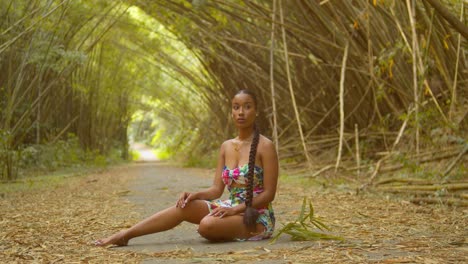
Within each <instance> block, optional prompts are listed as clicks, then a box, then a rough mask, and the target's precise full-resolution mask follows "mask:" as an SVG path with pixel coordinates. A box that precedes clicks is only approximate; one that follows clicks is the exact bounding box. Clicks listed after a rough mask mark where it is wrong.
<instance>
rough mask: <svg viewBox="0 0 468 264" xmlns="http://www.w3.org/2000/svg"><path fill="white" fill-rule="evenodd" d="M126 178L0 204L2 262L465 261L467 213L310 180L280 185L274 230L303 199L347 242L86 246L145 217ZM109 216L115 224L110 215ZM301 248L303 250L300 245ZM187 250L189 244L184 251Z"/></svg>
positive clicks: (10, 196)
mask: <svg viewBox="0 0 468 264" xmlns="http://www.w3.org/2000/svg"><path fill="white" fill-rule="evenodd" d="M130 181H132V177H131V176H129V175H128V174H127V173H126V170H122V168H116V169H112V170H109V171H106V172H102V173H95V174H91V175H88V176H80V177H70V178H69V179H67V180H65V181H63V183H62V184H59V185H57V184H54V185H51V186H49V187H48V188H39V189H33V190H29V191H20V192H14V193H6V194H3V195H2V196H1V197H2V198H0V208H1V214H0V262H4V263H140V262H141V261H143V260H144V259H151V258H153V259H155V258H162V259H166V262H167V263H171V262H175V263H181V262H182V263H197V262H207V263H228V262H238V263H250V262H252V261H262V260H263V261H266V262H265V263H268V262H275V263H467V262H468V241H467V237H468V230H467V226H468V225H467V224H468V214H467V213H468V209H467V208H466V207H465V208H463V207H447V206H443V205H425V206H421V205H415V204H412V203H410V202H407V201H406V200H405V199H401V198H400V199H396V198H394V197H386V196H378V195H375V194H361V195H356V194H355V192H354V191H352V189H346V188H344V189H341V190H336V189H332V188H323V187H320V186H318V185H314V184H309V183H307V180H302V181H297V180H290V179H288V180H285V179H282V180H280V186H279V191H278V196H277V198H276V200H275V210H276V212H277V218H278V226H277V227H278V228H280V227H281V226H282V224H284V223H286V222H287V221H291V220H294V219H295V218H296V217H297V215H298V214H299V212H300V207H301V204H302V200H303V197H304V196H306V197H309V198H311V200H312V202H313V204H314V207H315V215H316V216H318V217H320V218H321V219H322V220H323V222H325V223H327V224H328V225H329V226H330V227H331V228H332V230H333V232H334V233H336V234H339V235H341V236H343V237H344V238H345V241H317V242H314V243H307V244H301V243H300V242H298V247H297V248H295V249H291V248H284V249H271V248H268V246H265V247H258V248H249V247H246V249H245V250H242V251H232V252H229V253H222V254H221V253H219V254H217V253H196V252H193V251H191V250H189V249H187V250H177V251H169V252H156V253H154V252H153V253H141V252H131V251H125V250H110V249H107V248H98V247H94V246H92V245H91V242H92V241H93V240H95V239H96V238H100V237H102V236H104V235H107V234H108V230H109V229H115V230H119V229H123V228H126V227H128V226H129V225H130V224H132V223H135V221H137V220H138V219H141V216H140V215H138V214H136V213H129V212H134V211H135V210H132V208H133V207H134V206H133V205H132V204H130V203H128V202H126V200H125V197H123V196H124V195H126V192H127V188H126V186H127V184H128V183H129V182H130ZM110 215H112V216H114V217H112V218H110V217H108V216H110ZM301 245H303V246H301ZM187 248H190V245H187Z"/></svg>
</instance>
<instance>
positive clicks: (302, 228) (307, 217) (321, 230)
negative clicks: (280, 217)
mask: <svg viewBox="0 0 468 264" xmlns="http://www.w3.org/2000/svg"><path fill="white" fill-rule="evenodd" d="M307 204H309V211H308V212H306V208H307ZM329 231H331V229H330V228H329V227H328V226H327V225H325V224H324V223H323V222H322V221H321V220H320V219H319V218H317V217H315V216H314V207H313V206H312V202H311V201H310V200H309V201H307V198H306V197H304V200H303V202H302V207H301V213H300V214H299V217H298V218H297V219H296V220H295V221H293V222H289V223H287V224H285V225H284V226H283V228H281V229H280V230H278V232H277V233H276V235H274V236H273V238H272V239H271V241H270V244H273V243H275V242H276V240H278V238H279V237H280V236H281V235H282V234H283V233H286V234H288V235H290V236H291V239H292V240H295V241H304V240H319V239H326V240H344V238H343V237H340V236H338V235H333V234H331V233H328V232H329Z"/></svg>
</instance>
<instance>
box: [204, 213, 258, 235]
mask: <svg viewBox="0 0 468 264" xmlns="http://www.w3.org/2000/svg"><path fill="white" fill-rule="evenodd" d="M243 219H244V216H243V215H233V216H226V217H223V218H220V217H217V216H209V215H208V216H206V217H204V218H203V219H202V220H201V221H200V226H199V227H198V233H199V234H200V235H201V236H202V237H204V238H206V239H208V240H211V241H230V240H234V239H237V238H239V239H247V238H250V237H253V236H255V235H258V234H260V233H262V232H264V231H265V227H264V226H263V225H262V224H258V223H257V226H256V230H252V231H251V230H248V229H247V227H246V226H245V225H244V222H243V221H244V220H243Z"/></svg>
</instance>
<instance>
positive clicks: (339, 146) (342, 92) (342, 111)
mask: <svg viewBox="0 0 468 264" xmlns="http://www.w3.org/2000/svg"><path fill="white" fill-rule="evenodd" d="M348 49H349V42H346V46H345V49H344V54H343V61H342V64H341V77H340V95H339V96H340V139H339V145H338V156H337V158H336V164H335V173H336V172H337V171H338V167H339V166H340V161H341V152H342V151H343V133H344V118H345V116H344V115H345V114H344V83H345V76H346V61H347V59H348Z"/></svg>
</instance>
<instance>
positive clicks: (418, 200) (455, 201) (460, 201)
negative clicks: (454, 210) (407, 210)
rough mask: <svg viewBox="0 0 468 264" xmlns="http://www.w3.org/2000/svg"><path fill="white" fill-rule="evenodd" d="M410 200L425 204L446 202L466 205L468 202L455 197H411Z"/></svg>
mask: <svg viewBox="0 0 468 264" xmlns="http://www.w3.org/2000/svg"><path fill="white" fill-rule="evenodd" d="M410 202H412V203H415V204H421V203H427V204H447V205H455V206H463V207H467V206H468V202H466V201H463V200H457V199H440V198H439V199H438V198H413V199H411V200H410Z"/></svg>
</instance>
